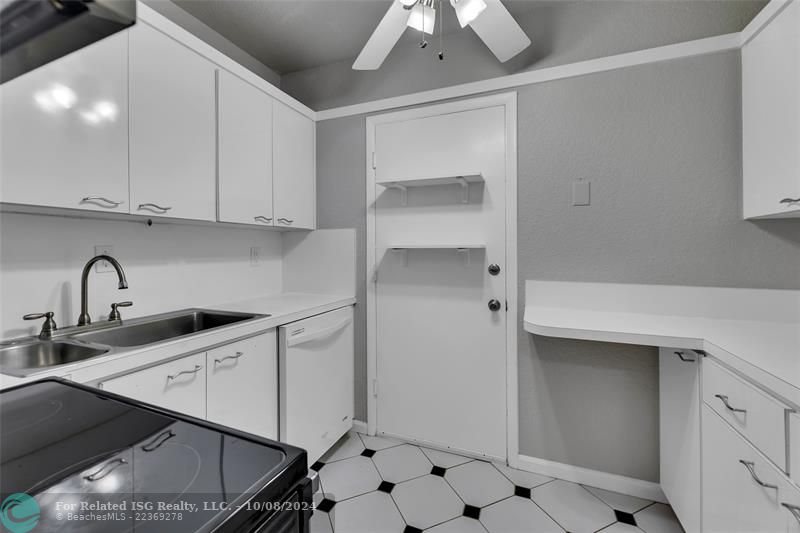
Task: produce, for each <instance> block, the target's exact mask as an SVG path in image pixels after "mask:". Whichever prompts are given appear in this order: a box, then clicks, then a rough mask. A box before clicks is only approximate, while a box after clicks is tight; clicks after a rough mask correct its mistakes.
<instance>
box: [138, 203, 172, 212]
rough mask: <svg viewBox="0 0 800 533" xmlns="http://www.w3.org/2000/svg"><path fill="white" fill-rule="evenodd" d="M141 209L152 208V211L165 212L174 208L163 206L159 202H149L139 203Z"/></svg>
mask: <svg viewBox="0 0 800 533" xmlns="http://www.w3.org/2000/svg"><path fill="white" fill-rule="evenodd" d="M139 209H150V210H151V211H161V212H163V213H166V212H167V211H169V210H170V209H172V207H161V206H160V205H158V204H150V203H147V204H139Z"/></svg>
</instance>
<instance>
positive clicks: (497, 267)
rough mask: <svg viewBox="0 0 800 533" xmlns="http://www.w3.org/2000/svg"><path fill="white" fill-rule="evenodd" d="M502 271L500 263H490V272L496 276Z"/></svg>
mask: <svg viewBox="0 0 800 533" xmlns="http://www.w3.org/2000/svg"><path fill="white" fill-rule="evenodd" d="M499 273H500V265H498V264H495V263H492V264H491V265H489V274H491V275H492V276H496V275H498V274H499Z"/></svg>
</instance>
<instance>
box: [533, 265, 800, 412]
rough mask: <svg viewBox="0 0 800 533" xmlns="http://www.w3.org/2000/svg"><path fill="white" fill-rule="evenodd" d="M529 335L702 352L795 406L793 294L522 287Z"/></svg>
mask: <svg viewBox="0 0 800 533" xmlns="http://www.w3.org/2000/svg"><path fill="white" fill-rule="evenodd" d="M525 289H526V290H525V317H524V323H525V330H526V331H528V332H530V333H534V334H536V335H544V336H548V337H562V338H569V339H584V340H592V341H605V342H619V343H625V344H642V345H650V346H663V347H671V348H681V349H688V350H703V351H705V352H706V353H707V354H708V355H710V356H712V357H714V358H716V359H718V360H719V361H720V362H722V363H723V364H725V365H727V366H729V367H731V368H733V369H734V370H736V371H738V372H740V373H742V374H745V375H747V376H749V377H750V378H752V379H753V380H755V381H757V382H759V383H761V384H762V385H763V386H765V387H766V388H768V389H770V390H772V391H773V392H774V393H776V394H778V395H780V396H783V397H784V398H785V399H786V400H788V401H790V402H792V403H794V404H795V405H799V406H800V291H797V290H768V289H734V288H720V287H687V286H674V285H634V284H621V283H578V282H557V281H535V280H529V281H527V282H526V287H525Z"/></svg>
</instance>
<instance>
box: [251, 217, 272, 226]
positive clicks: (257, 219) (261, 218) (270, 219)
mask: <svg viewBox="0 0 800 533" xmlns="http://www.w3.org/2000/svg"><path fill="white" fill-rule="evenodd" d="M253 220H255V221H256V222H265V223H267V224H268V223H270V222H272V217H265V216H263V215H258V216H257V217H253Z"/></svg>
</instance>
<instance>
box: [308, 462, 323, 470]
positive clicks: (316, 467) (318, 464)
mask: <svg viewBox="0 0 800 533" xmlns="http://www.w3.org/2000/svg"><path fill="white" fill-rule="evenodd" d="M323 466H325V463H323V462H321V461H317V462H316V463H314V464H313V465H311V470H314V471H315V472H319V471H320V470H322V467H323Z"/></svg>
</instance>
